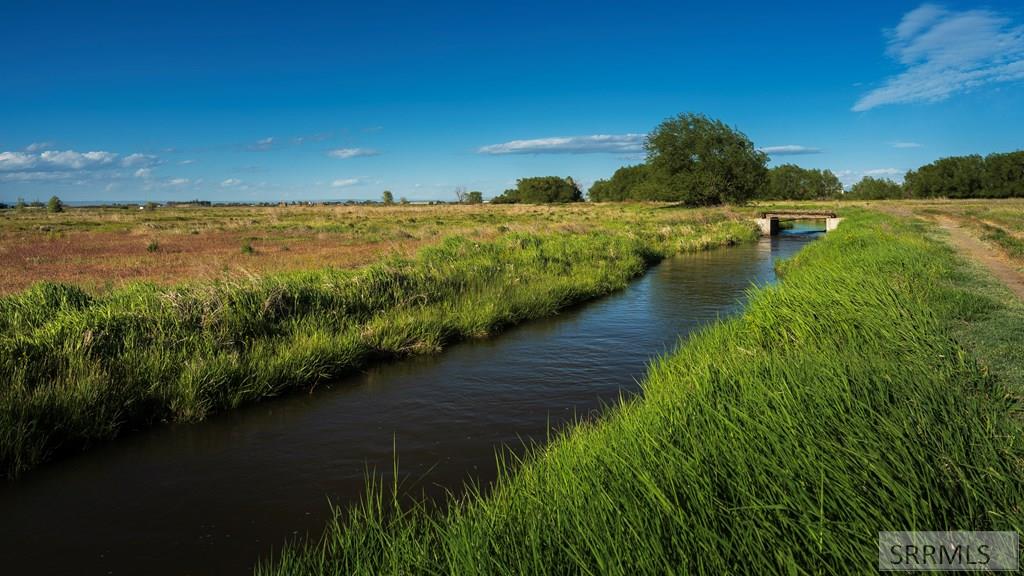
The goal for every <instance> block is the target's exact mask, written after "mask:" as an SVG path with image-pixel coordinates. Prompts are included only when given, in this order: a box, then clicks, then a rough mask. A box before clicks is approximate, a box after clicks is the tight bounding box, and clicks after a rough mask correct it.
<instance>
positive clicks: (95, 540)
mask: <svg viewBox="0 0 1024 576" xmlns="http://www.w3.org/2000/svg"><path fill="white" fill-rule="evenodd" d="M807 229H808V228H807V227H805V226H799V227H797V228H794V229H793V230H786V231H784V233H783V234H781V235H780V236H778V237H774V238H771V239H762V240H761V241H760V242H759V243H757V244H751V245H744V246H737V247H733V248H729V249H724V250H715V251H711V252H706V253H701V254H693V255H686V256H680V257H677V258H672V259H669V260H666V261H664V262H663V263H661V264H660V265H658V266H656V267H655V268H653V269H652V270H651V271H650V272H649V273H648V274H646V275H645V276H644V277H642V278H640V279H638V280H637V281H636V282H634V283H633V284H632V285H631V286H630V287H629V288H627V289H626V290H624V291H622V292H619V293H616V294H613V295H611V296H608V297H606V298H602V299H600V300H597V301H595V302H592V303H590V304H587V305H584V306H581V307H578V308H575V309H573V310H571V311H568V312H565V313H563V314H561V315H559V316H557V317H555V318H552V319H547V320H541V321H536V322H531V323H528V324H525V325H522V326H520V327H517V328H514V329H512V330H510V331H508V332H506V333H505V334H503V335H501V336H498V337H496V338H493V339H490V340H485V341H475V342H468V343H464V344H460V345H456V346H453V347H451V348H450V349H449V350H447V351H446V352H444V353H443V354H440V355H437V356H430V357H421V358H413V359H410V360H405V361H402V362H397V363H393V364H388V365H384V366H378V367H375V368H372V369H369V370H366V371H365V372H363V373H360V374H357V375H354V376H352V377H350V378H346V379H344V380H342V381H339V382H336V383H335V384H334V385H333V386H330V387H320V388H319V389H318V390H317V391H316V393H314V394H296V395H292V396H289V397H286V398H280V399H276V400H273V401H267V402H264V403H261V404H256V405H253V406H249V407H246V408H243V409H240V410H236V411H234V412H231V413H227V414H223V415H220V416H217V417H215V418H212V419H210V420H208V421H206V422H202V423H199V424H192V425H174V426H165V427H162V428H158V429H155V430H152V431H149V432H145V433H140V434H136V435H132V436H128V437H125V438H122V439H120V440H117V441H115V442H111V443H110V444H107V445H104V446H101V447H98V448H96V449H94V450H92V451H90V452H88V453H86V454H83V455H81V456H78V457H75V458H70V459H67V460H64V461H60V462H56V463H53V464H50V465H48V466H44V467H42V468H40V469H39V470H36V471H34V472H32V473H29V474H27V475H25V476H24V477H23V478H22V479H21V480H18V481H16V482H10V483H7V484H0V510H2V517H0V553H2V555H3V565H4V569H5V571H7V572H8V573H10V574H24V573H32V574H76V575H78V574H139V573H145V574H199V573H203V574H209V573H247V572H248V571H249V570H250V568H251V566H252V564H253V562H254V561H255V560H256V559H257V558H258V557H260V556H265V555H266V554H268V553H270V552H271V551H272V550H274V549H276V548H279V547H280V545H281V544H282V543H283V542H284V541H285V540H286V539H288V538H291V537H294V536H296V535H303V534H306V533H313V534H315V533H317V532H318V531H319V530H320V529H321V528H322V527H323V525H324V522H325V521H326V520H327V518H328V515H329V510H328V507H327V502H328V499H329V500H330V501H331V502H333V503H335V504H338V505H342V506H344V505H345V504H347V503H351V502H352V501H353V500H355V499H357V498H359V496H360V495H361V494H362V493H363V488H364V486H365V478H366V472H367V470H376V471H377V472H378V473H380V474H381V475H383V477H384V479H385V480H388V476H390V474H391V468H392V463H393V457H394V452H393V447H394V446H395V445H397V448H398V457H399V462H400V474H401V476H402V478H401V479H400V481H401V482H402V483H403V485H405V486H408V487H409V488H410V489H412V490H415V491H416V492H417V493H420V492H425V493H427V494H439V493H441V491H443V490H445V489H450V490H457V489H459V487H460V486H462V485H463V482H464V481H465V480H466V479H468V478H476V479H478V480H480V481H482V482H488V481H489V480H491V479H493V478H494V476H495V474H496V469H495V468H496V464H495V453H496V451H498V450H499V449H500V448H501V447H502V446H513V447H522V446H523V443H524V442H530V441H536V442H542V441H543V440H544V439H545V437H546V436H547V434H548V432H549V430H550V427H551V426H556V427H557V426H561V425H564V424H565V423H566V422H571V421H572V420H573V419H574V418H575V417H577V416H593V415H595V414H596V413H597V412H598V411H599V408H600V406H601V405H602V402H603V403H608V402H614V401H616V400H617V398H618V397H619V396H620V394H625V395H630V394H634V393H636V392H637V391H638V390H639V385H638V383H637V382H638V380H639V379H641V378H642V377H643V374H644V372H645V369H646V366H647V364H648V362H649V361H650V360H651V359H652V358H653V357H654V356H656V355H659V354H661V353H663V352H665V351H666V350H668V349H671V348H672V347H673V346H674V345H675V344H676V342H677V340H678V338H679V337H680V336H685V335H686V334H688V333H690V332H692V331H693V330H695V329H697V328H699V327H701V326H704V325H706V324H708V323H709V322H713V321H714V320H716V319H717V318H719V317H721V316H724V315H728V314H731V313H734V312H736V311H737V310H739V309H740V308H741V307H742V302H743V298H744V295H745V291H746V290H747V289H748V288H749V287H750V286H751V284H763V283H766V282H771V281H773V280H774V272H773V260H774V259H776V258H785V257H788V256H790V255H792V254H794V253H795V252H797V251H798V250H799V249H800V248H801V247H802V246H803V245H804V244H806V243H807V242H809V241H811V240H812V239H813V238H814V237H816V234H814V233H811V234H807V233H804V232H802V231H803V230H807Z"/></svg>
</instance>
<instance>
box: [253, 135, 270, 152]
mask: <svg viewBox="0 0 1024 576" xmlns="http://www.w3.org/2000/svg"><path fill="white" fill-rule="evenodd" d="M273 147H274V137H273V136H268V137H266V138H261V139H259V140H257V141H255V142H253V143H252V144H249V146H248V148H249V150H253V151H255V152H266V151H267V150H270V149H271V148H273Z"/></svg>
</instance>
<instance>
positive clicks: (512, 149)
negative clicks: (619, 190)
mask: <svg viewBox="0 0 1024 576" xmlns="http://www.w3.org/2000/svg"><path fill="white" fill-rule="evenodd" d="M646 137H647V136H646V135H644V134H594V135H591V136H564V137H562V136H559V137H554V138H536V139H533V140H512V141H509V142H503V143H501V144H491V145H489V146H483V147H481V148H480V149H479V150H477V151H478V152H479V153H481V154H494V155H501V154H597V153H612V154H621V153H636V152H642V151H643V146H644V140H645V139H646Z"/></svg>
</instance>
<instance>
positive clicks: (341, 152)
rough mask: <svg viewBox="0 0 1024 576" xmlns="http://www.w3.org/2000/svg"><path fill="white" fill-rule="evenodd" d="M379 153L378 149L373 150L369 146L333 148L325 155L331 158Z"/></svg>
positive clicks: (375, 154) (346, 157)
mask: <svg viewBox="0 0 1024 576" xmlns="http://www.w3.org/2000/svg"><path fill="white" fill-rule="evenodd" d="M379 154H380V151H379V150H373V149H370V148H335V149H334V150H328V151H327V155H328V156H330V157H331V158H341V159H348V158H358V157H360V156H377V155H379Z"/></svg>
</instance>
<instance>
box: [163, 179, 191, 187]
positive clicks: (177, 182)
mask: <svg viewBox="0 0 1024 576" xmlns="http://www.w3.org/2000/svg"><path fill="white" fill-rule="evenodd" d="M189 182H190V180H189V179H188V178H171V179H170V180H168V181H167V183H168V184H170V185H171V186H184V185H185V184H188V183H189Z"/></svg>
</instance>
